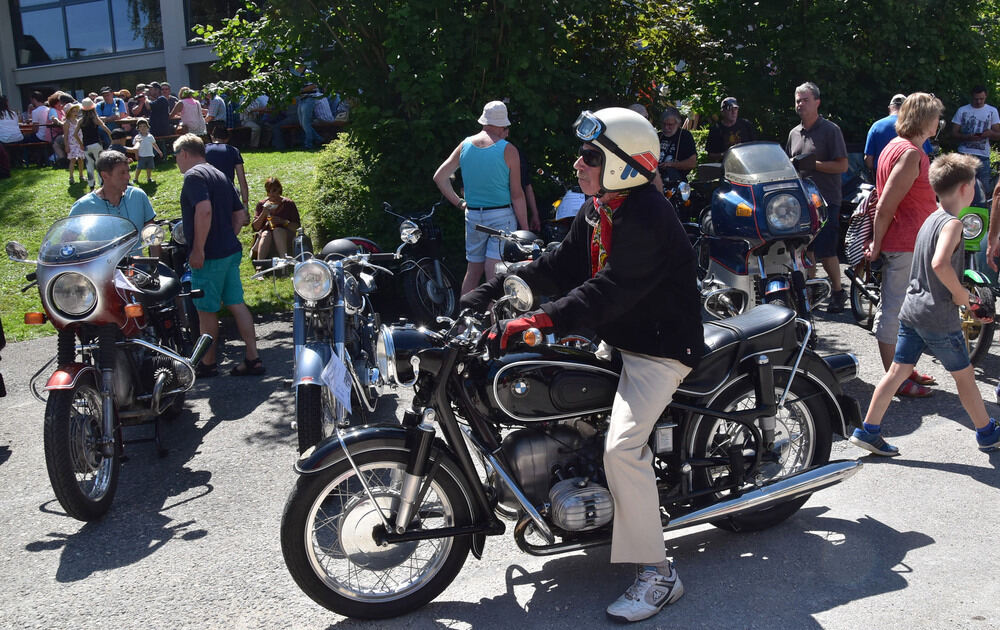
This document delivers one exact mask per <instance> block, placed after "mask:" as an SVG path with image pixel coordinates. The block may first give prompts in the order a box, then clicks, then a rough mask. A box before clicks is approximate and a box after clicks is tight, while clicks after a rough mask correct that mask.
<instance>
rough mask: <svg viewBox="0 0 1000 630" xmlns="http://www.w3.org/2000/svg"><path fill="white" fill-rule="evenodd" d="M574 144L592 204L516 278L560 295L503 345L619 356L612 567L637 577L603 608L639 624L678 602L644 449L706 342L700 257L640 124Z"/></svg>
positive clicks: (621, 119) (618, 117) (598, 117)
mask: <svg viewBox="0 0 1000 630" xmlns="http://www.w3.org/2000/svg"><path fill="white" fill-rule="evenodd" d="M574 129H575V131H576V135H577V137H578V138H580V140H582V141H583V144H582V146H581V147H580V154H579V158H578V159H577V160H576V162H575V164H574V168H575V169H576V173H577V179H578V180H579V183H580V188H581V190H583V192H584V193H585V194H586V195H588V196H589V197H591V198H592V199H591V200H588V203H585V204H584V206H583V208H581V209H580V212H579V213H578V214H577V216H576V218H575V219H574V221H573V225H572V227H571V229H570V232H569V235H568V236H567V237H566V239H565V240H564V241H563V243H562V245H561V246H560V247H559V248H558V249H556V250H555V251H552V252H547V253H545V254H544V255H543V256H542V257H541V258H539V259H538V260H536V261H534V262H533V263H531V264H530V265H528V266H527V267H524V268H522V269H519V270H518V271H517V275H518V276H520V277H521V278H522V279H524V280H525V281H526V282H527V283H528V284H529V285H530V286H531V288H532V290H533V291H534V292H535V293H536V294H541V295H553V296H556V295H558V296H562V297H559V298H557V299H554V300H552V301H551V302H548V303H546V304H544V305H542V307H541V310H540V311H537V312H535V313H533V314H531V315H527V316H523V317H520V318H518V319H514V320H511V321H509V322H507V323H506V325H505V326H504V327H503V334H502V336H501V339H500V347H501V348H504V347H505V346H506V344H507V341H508V338H509V337H510V335H513V334H515V333H518V332H521V331H524V330H526V329H528V328H538V329H540V330H543V331H544V330H546V329H548V330H556V331H560V332H565V333H570V332H574V331H578V330H595V331H596V332H597V335H598V337H599V338H600V339H601V340H602V341H601V346H602V348H601V350H602V351H604V352H605V356H607V355H609V354H610V352H611V350H612V348H613V349H615V350H617V351H618V352H620V354H621V359H622V364H623V366H622V371H621V378H620V380H619V383H618V392H617V395H616V396H615V401H614V406H613V408H612V411H611V420H610V429H609V431H608V435H607V440H606V447H605V453H604V462H605V466H606V469H607V477H608V482H609V487H610V490H611V493H612V496H613V497H614V502H615V512H614V523H613V533H612V545H611V562H614V563H634V564H636V565H638V567H637V577H636V579H635V582H634V583H633V584H632V585H631V586H630V587H629V588H628V589H627V590H626V591H625V593H624V594H623V595H622V596H621V597H619V598H618V599H617V600H616V601H615V602H613V603H612V604H611V605H610V606H609V607H608V609H607V614H608V616H609V617H611V618H612V619H615V620H618V621H639V620H641V619H647V618H649V617H652V616H653V615H655V614H656V613H658V612H659V611H660V610H661V609H662V608H663V607H664V606H665V605H667V604H671V603H673V602H675V601H677V600H678V599H679V598H680V597H681V595H683V593H684V587H683V586H682V584H681V581H680V579H679V578H678V576H677V571H676V570H675V569H674V567H673V565H672V563H671V562H670V561H669V560H668V559H667V558H666V552H665V549H664V544H663V534H662V525H661V523H660V511H659V507H658V498H657V492H656V478H655V475H654V472H653V467H652V465H651V462H652V458H653V453H652V452H651V451H650V448H649V446H648V444H647V442H648V440H649V436H650V432H651V431H652V429H653V426H654V424H655V422H656V420H657V419H658V418H659V417H660V415H661V413H662V412H663V410H664V409H665V408H666V406H667V404H669V402H670V400H671V398H672V397H673V395H674V392H675V391H676V390H677V387H678V386H679V385H680V383H681V381H682V380H683V379H684V377H685V376H687V374H688V373H689V372H690V371H691V370H692V368H694V367H695V366H696V365H697V364H698V361H699V359H700V358H701V353H702V348H703V345H704V339H703V332H702V324H701V316H700V312H699V309H700V299H699V295H698V288H697V284H696V277H697V261H696V258H695V254H694V251H693V250H692V248H691V245H690V243H689V240H688V238H687V235H686V234H685V232H684V228H683V227H682V226H681V223H680V221H679V220H678V218H677V214H676V213H675V212H674V211H673V209H672V208H671V207H670V205H669V202H668V201H667V200H666V199H664V197H663V195H662V194H660V193H658V192H657V190H656V189H655V188H654V186H653V185H652V183H651V182H652V181H653V180H654V177H655V174H656V164H657V158H658V155H659V150H660V149H659V141H658V139H657V136H656V131H655V130H654V129H653V127H652V125H650V123H649V121H647V120H646V119H645V118H643V117H642V116H641V115H639V114H637V113H636V112H634V111H631V110H628V109H623V108H618V107H611V108H606V109H602V110H599V111H597V112H590V111H585V112H583V113H582V114H580V117H579V118H578V119H577V121H576V123H575V124H574ZM500 295H502V278H497V279H494V280H493V281H492V282H490V283H488V284H485V285H482V286H481V287H479V288H478V289H476V290H475V291H473V292H471V293H469V294H468V295H466V296H465V297H463V298H462V303H463V306H469V307H483V306H485V305H486V304H487V303H488V302H489V301H490V300H492V299H494V298H496V297H498V296H500Z"/></svg>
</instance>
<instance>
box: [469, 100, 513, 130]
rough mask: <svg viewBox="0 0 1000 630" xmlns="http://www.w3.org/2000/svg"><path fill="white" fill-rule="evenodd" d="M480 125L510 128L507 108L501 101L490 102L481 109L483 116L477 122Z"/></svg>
mask: <svg viewBox="0 0 1000 630" xmlns="http://www.w3.org/2000/svg"><path fill="white" fill-rule="evenodd" d="M477 122H478V123H479V124H480V125H493V126H494V127H510V119H509V118H507V106H506V105H504V104H503V101H490V102H489V103H487V104H486V106H485V107H483V115H482V116H480V117H479V120H478V121H477Z"/></svg>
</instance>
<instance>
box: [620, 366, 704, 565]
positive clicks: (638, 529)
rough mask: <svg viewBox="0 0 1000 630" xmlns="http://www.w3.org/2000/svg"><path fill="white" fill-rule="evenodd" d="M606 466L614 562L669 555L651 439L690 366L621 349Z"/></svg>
mask: <svg viewBox="0 0 1000 630" xmlns="http://www.w3.org/2000/svg"><path fill="white" fill-rule="evenodd" d="M622 363H623V365H622V373H621V377H620V379H619V380H618V392H617V393H616V394H615V402H614V405H613V406H612V407H611V426H610V428H609V429H608V437H607V440H606V442H605V445H604V467H605V472H606V473H607V476H608V486H609V488H610V489H611V495H612V496H613V497H614V500H615V518H614V523H613V529H612V533H611V562H634V563H637V564H657V563H660V562H663V561H664V560H665V559H666V551H665V549H664V546H663V526H662V525H661V524H660V504H659V497H658V496H657V493H656V475H655V474H654V473H653V452H652V450H650V448H649V445H648V443H647V442H648V441H649V435H650V433H652V431H653V426H654V425H655V424H656V421H657V420H658V419H659V418H660V414H662V413H663V410H664V409H666V407H667V405H668V404H669V403H670V400H671V399H672V398H673V396H674V392H675V391H677V387H678V386H679V385H680V383H681V381H682V380H684V377H685V376H687V375H688V373H689V372H690V371H691V368H689V367H688V366H686V365H684V364H683V363H681V362H680V361H677V360H675V359H666V358H663V357H652V356H649V355H645V354H637V353H635V352H625V351H622Z"/></svg>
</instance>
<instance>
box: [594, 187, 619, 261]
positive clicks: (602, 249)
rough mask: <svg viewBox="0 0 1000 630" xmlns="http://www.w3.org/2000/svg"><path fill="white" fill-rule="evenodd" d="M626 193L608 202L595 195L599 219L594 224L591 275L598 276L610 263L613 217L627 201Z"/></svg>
mask: <svg viewBox="0 0 1000 630" xmlns="http://www.w3.org/2000/svg"><path fill="white" fill-rule="evenodd" d="M625 197H626V196H625V195H622V196H620V197H615V198H614V199H610V200H609V201H608V202H607V203H601V202H600V201H599V200H598V199H597V197H594V207H595V208H596V209H597V214H598V220H597V225H595V226H594V235H593V238H592V239H591V241H590V275H591V277H593V276H596V275H597V272H598V271H600V270H601V269H604V267H606V266H607V264H608V256H609V255H610V254H611V217H612V215H614V212H615V210H617V209H618V208H619V206H621V205H622V204H623V203H624V202H625Z"/></svg>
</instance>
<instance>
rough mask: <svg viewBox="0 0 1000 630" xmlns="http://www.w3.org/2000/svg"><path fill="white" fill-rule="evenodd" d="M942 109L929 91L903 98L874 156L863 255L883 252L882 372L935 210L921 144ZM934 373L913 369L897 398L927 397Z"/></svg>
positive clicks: (878, 327)
mask: <svg viewBox="0 0 1000 630" xmlns="http://www.w3.org/2000/svg"><path fill="white" fill-rule="evenodd" d="M943 111H944V105H943V104H942V103H941V100H940V99H938V98H937V97H935V96H934V95H933V94H927V93H925V92H915V93H913V94H911V95H910V96H908V97H907V98H906V100H905V101H903V106H902V107H901V108H900V110H899V118H898V119H897V120H896V133H898V134H899V136H898V137H897V138H895V139H893V140H892V142H890V143H889V144H888V145H886V147H885V149H883V150H882V153H881V154H880V155H879V156H878V173H876V175H875V182H876V185H875V187H876V189H877V190H878V206H877V207H876V209H875V230H874V234H873V240H872V243H871V244H870V246H869V248H868V251H866V252H865V255H866V257H867V258H868V260H870V261H874V260H876V259H877V258H878V257H879V256H883V257H884V259H885V263H884V265H883V267H882V301H881V304H880V305H879V310H878V313H876V314H875V324H874V332H875V338H876V339H877V340H878V347H879V354H880V355H881V357H882V365H883V366H884V367H885V369H886V370H888V369H889V366H890V365H892V357H893V354H894V353H895V349H896V337H897V335H898V333H899V309H900V308H901V307H902V305H903V298H904V297H905V296H906V287H907V286H908V284H909V280H910V262H911V261H912V260H913V245H914V242H915V241H916V239H917V232H918V231H920V226H921V225H923V223H924V219H926V218H927V217H928V216H929V215H930V214H931V213H932V212H934V210H935V209H936V208H937V199H936V197H935V196H934V191H933V190H932V189H931V183H930V180H929V179H928V178H927V171H928V169H929V168H930V160H929V158H928V157H927V154H926V153H924V151H923V149H921V146H922V145H923V143H924V141H925V140H927V139H929V138H930V137H931V136H933V135H934V134H935V133H936V132H937V128H938V119H939V118H940V117H941V113H942V112H943ZM933 384H935V383H934V379H933V378H932V377H929V376H926V375H922V374H919V373H918V372H917V371H916V370H914V371H913V375H912V376H911V377H910V378H909V379H908V380H907V381H906V382H904V383H903V385H902V386H901V387H900V388H899V391H898V392H897V394H898V395H900V396H911V397H917V398H921V397H925V396H930V395H931V390H930V388H929V387H927V385H933Z"/></svg>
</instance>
